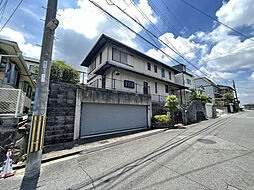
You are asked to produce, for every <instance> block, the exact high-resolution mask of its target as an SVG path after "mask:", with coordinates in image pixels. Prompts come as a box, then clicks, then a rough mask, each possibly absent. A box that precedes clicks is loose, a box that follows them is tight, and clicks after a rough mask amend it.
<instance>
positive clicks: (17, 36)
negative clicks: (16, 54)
mask: <svg viewBox="0 0 254 190" xmlns="http://www.w3.org/2000/svg"><path fill="white" fill-rule="evenodd" d="M0 36H1V37H2V38H4V39H7V40H11V41H14V42H17V43H18V45H19V48H20V50H21V51H22V52H23V55H24V56H27V57H33V58H39V57H40V53H41V48H40V47H38V46H34V45H33V44H31V43H27V42H26V40H25V38H24V36H23V35H22V34H21V33H20V32H17V31H14V30H12V29H11V28H4V29H3V30H2V32H1V34H0Z"/></svg>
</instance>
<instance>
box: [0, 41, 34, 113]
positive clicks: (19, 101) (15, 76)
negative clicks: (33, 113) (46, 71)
mask: <svg viewBox="0 0 254 190" xmlns="http://www.w3.org/2000/svg"><path fill="white" fill-rule="evenodd" d="M0 58H1V59H0V60H1V62H0V116H1V115H14V116H18V115H20V114H23V112H27V110H28V109H29V108H30V105H31V98H32V94H33V92H34V91H35V83H34V82H33V80H32V77H31V74H30V72H29V70H28V68H27V65H26V62H25V60H24V58H23V56H22V53H21V51H20V49H19V47H18V44H17V43H16V42H13V41H8V40H4V39H0Z"/></svg>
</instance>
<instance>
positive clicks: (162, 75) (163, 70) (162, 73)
mask: <svg viewBox="0 0 254 190" xmlns="http://www.w3.org/2000/svg"><path fill="white" fill-rule="evenodd" d="M161 77H162V78H165V69H164V68H161Z"/></svg>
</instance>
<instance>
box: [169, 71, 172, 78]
mask: <svg viewBox="0 0 254 190" xmlns="http://www.w3.org/2000/svg"><path fill="white" fill-rule="evenodd" d="M168 78H169V80H172V73H171V71H169V72H168Z"/></svg>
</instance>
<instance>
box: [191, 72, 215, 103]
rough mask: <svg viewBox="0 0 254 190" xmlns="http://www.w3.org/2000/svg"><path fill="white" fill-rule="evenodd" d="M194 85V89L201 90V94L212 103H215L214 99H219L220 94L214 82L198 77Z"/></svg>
mask: <svg viewBox="0 0 254 190" xmlns="http://www.w3.org/2000/svg"><path fill="white" fill-rule="evenodd" d="M194 83H195V88H196V89H199V90H200V89H203V90H202V94H205V95H207V96H209V97H210V98H211V99H212V102H213V103H216V101H215V99H216V98H218V97H219V95H220V93H219V88H218V86H217V85H216V84H215V83H214V82H212V81H211V80H210V79H208V78H206V77H200V78H195V79H194Z"/></svg>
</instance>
